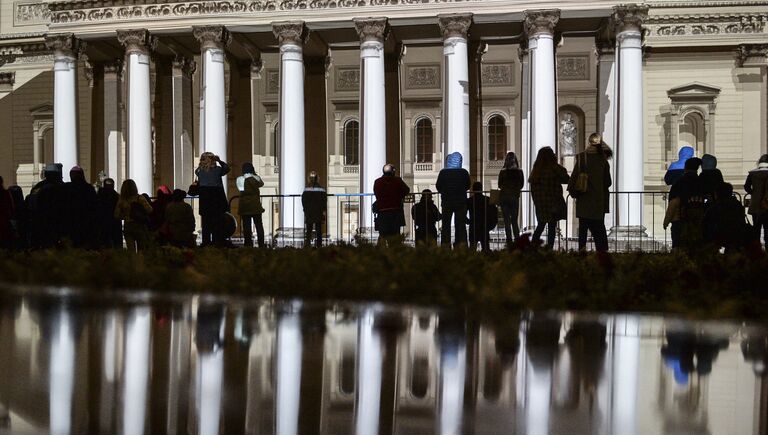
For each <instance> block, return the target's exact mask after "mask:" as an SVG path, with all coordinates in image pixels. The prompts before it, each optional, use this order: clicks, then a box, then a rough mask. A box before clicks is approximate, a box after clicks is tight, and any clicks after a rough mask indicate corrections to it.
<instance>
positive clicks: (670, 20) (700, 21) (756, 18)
mask: <svg viewBox="0 0 768 435" xmlns="http://www.w3.org/2000/svg"><path fill="white" fill-rule="evenodd" d="M766 23H768V14H756V13H745V14H740V13H723V14H709V15H698V14H695V15H694V14H692V15H657V16H652V17H650V18H649V19H648V21H647V22H646V24H645V28H646V29H647V30H648V36H650V37H678V36H707V35H708V36H715V35H750V34H764V33H766Z"/></svg>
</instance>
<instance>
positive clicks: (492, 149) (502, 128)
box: [488, 115, 507, 160]
mask: <svg viewBox="0 0 768 435" xmlns="http://www.w3.org/2000/svg"><path fill="white" fill-rule="evenodd" d="M506 154H507V126H506V125H505V123H504V118H502V117H501V116H500V115H494V116H492V117H491V119H489V120H488V160H504V157H505V156H506Z"/></svg>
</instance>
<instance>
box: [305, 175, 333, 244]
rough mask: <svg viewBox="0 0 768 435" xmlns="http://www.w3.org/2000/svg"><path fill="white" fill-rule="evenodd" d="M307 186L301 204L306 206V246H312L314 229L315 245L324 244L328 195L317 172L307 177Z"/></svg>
mask: <svg viewBox="0 0 768 435" xmlns="http://www.w3.org/2000/svg"><path fill="white" fill-rule="evenodd" d="M307 181H308V183H307V187H306V188H304V192H303V193H302V194H301V205H302V207H303V208H304V223H305V225H306V231H305V232H304V246H310V241H311V240H312V231H314V232H315V247H318V248H319V247H321V246H322V245H323V221H324V220H325V215H326V209H327V207H328V195H327V194H326V193H325V189H324V188H323V186H321V185H320V181H319V177H318V175H317V172H315V171H312V172H310V173H309V177H307Z"/></svg>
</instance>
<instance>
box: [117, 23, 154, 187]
mask: <svg viewBox="0 0 768 435" xmlns="http://www.w3.org/2000/svg"><path fill="white" fill-rule="evenodd" d="M117 39H118V40H119V41H120V43H121V44H123V45H124V46H125V56H126V64H127V66H128V71H127V74H128V178H131V179H133V181H135V182H136V187H138V189H139V193H149V194H150V195H151V194H152V193H153V182H152V178H153V177H152V175H153V169H154V168H153V156H152V102H151V101H152V100H151V95H150V89H149V88H150V85H149V66H150V65H149V63H150V58H149V53H150V50H151V49H152V48H153V45H154V39H153V38H152V37H151V36H150V34H149V32H148V31H147V30H145V29H136V30H118V31H117Z"/></svg>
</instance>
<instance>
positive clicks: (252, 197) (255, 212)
mask: <svg viewBox="0 0 768 435" xmlns="http://www.w3.org/2000/svg"><path fill="white" fill-rule="evenodd" d="M236 184H237V190H239V191H240V201H239V202H238V209H237V210H238V213H239V214H240V222H241V224H242V228H243V239H244V240H243V244H244V246H246V247H252V246H253V227H256V240H257V241H258V243H259V248H263V247H264V246H265V245H264V223H263V221H262V214H264V206H262V204H261V190H260V189H261V188H262V187H263V186H264V181H262V179H261V177H259V176H258V175H257V174H256V170H255V169H254V167H253V164H252V163H251V162H245V163H243V175H241V176H239V177H237V180H236Z"/></svg>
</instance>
